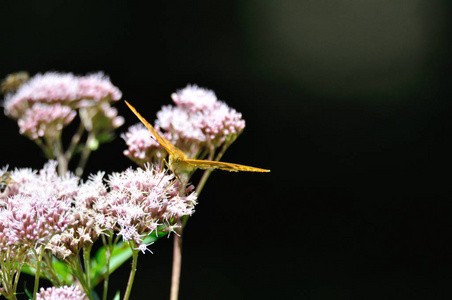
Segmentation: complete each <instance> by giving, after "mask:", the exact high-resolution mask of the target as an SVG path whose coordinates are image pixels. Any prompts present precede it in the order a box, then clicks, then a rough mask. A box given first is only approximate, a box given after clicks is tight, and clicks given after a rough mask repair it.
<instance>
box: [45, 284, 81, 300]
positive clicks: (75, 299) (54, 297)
mask: <svg viewBox="0 0 452 300" xmlns="http://www.w3.org/2000/svg"><path fill="white" fill-rule="evenodd" d="M36 299H37V300H83V299H85V294H84V293H83V292H82V291H81V290H80V289H79V288H78V287H76V286H63V287H59V288H57V287H54V286H53V287H49V288H47V289H44V288H41V290H40V291H39V293H37V294H36Z"/></svg>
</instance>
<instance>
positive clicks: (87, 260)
mask: <svg viewBox="0 0 452 300" xmlns="http://www.w3.org/2000/svg"><path fill="white" fill-rule="evenodd" d="M90 253H91V246H86V247H84V248H83V264H84V267H85V277H86V285H87V288H88V289H89V290H90V291H91V274H90V270H91V269H90V265H89V264H90V262H91V260H90V259H91V257H90Z"/></svg>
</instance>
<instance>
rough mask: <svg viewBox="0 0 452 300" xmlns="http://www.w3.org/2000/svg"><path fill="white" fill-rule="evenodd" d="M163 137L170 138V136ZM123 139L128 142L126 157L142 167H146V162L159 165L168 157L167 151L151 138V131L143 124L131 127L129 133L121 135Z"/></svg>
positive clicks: (125, 151)
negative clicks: (158, 163)
mask: <svg viewBox="0 0 452 300" xmlns="http://www.w3.org/2000/svg"><path fill="white" fill-rule="evenodd" d="M163 136H165V138H168V134H164V135H163ZM121 137H122V138H123V139H124V140H125V141H126V144H127V147H128V148H127V149H126V150H124V155H125V156H127V157H129V158H130V159H132V160H133V161H135V162H136V163H137V164H138V165H140V166H144V165H145V163H146V162H152V163H157V162H159V161H161V160H162V159H163V158H164V157H165V155H166V151H165V150H164V149H163V148H162V146H161V145H160V144H159V143H158V142H157V141H156V140H155V139H153V138H152V137H151V135H150V133H149V130H148V129H147V128H146V127H145V126H144V125H143V124H141V123H140V124H135V125H133V126H130V127H129V131H128V132H126V133H125V134H121Z"/></svg>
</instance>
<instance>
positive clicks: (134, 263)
mask: <svg viewBox="0 0 452 300" xmlns="http://www.w3.org/2000/svg"><path fill="white" fill-rule="evenodd" d="M129 245H130V248H131V249H132V269H131V270H130V276H129V281H128V282H127V289H126V292H125V294H124V298H123V300H128V299H129V297H130V293H131V291H132V285H133V280H134V279H135V273H136V271H137V262H138V250H136V249H134V247H133V242H130V243H129Z"/></svg>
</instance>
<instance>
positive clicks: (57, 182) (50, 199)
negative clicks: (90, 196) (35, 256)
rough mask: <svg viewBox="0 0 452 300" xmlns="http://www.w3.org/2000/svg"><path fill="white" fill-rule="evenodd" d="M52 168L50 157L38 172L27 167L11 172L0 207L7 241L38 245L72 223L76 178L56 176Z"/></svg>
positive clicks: (11, 243) (44, 242)
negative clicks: (7, 191)
mask: <svg viewBox="0 0 452 300" xmlns="http://www.w3.org/2000/svg"><path fill="white" fill-rule="evenodd" d="M55 168H56V163H55V162H53V161H51V162H49V163H47V164H46V165H45V166H44V168H43V169H42V170H41V171H40V173H39V175H38V174H36V172H32V171H31V170H28V169H22V170H14V171H13V172H11V183H10V188H9V194H8V197H7V199H6V201H5V202H6V206H5V207H4V208H3V209H1V210H0V214H1V217H0V223H2V226H0V227H3V228H2V234H7V235H8V237H7V241H8V242H7V244H8V245H27V246H28V247H37V246H39V245H42V244H46V243H47V242H48V241H49V240H50V239H51V237H52V236H53V235H55V234H59V233H61V232H63V231H64V230H65V229H66V228H67V227H68V226H70V225H72V224H73V216H72V209H71V203H72V202H73V197H74V195H75V194H76V192H77V188H78V178H76V177H74V176H72V175H70V174H67V175H66V176H64V177H58V176H57V175H56V170H55ZM4 241H5V239H4ZM2 246H5V244H4V245H2Z"/></svg>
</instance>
